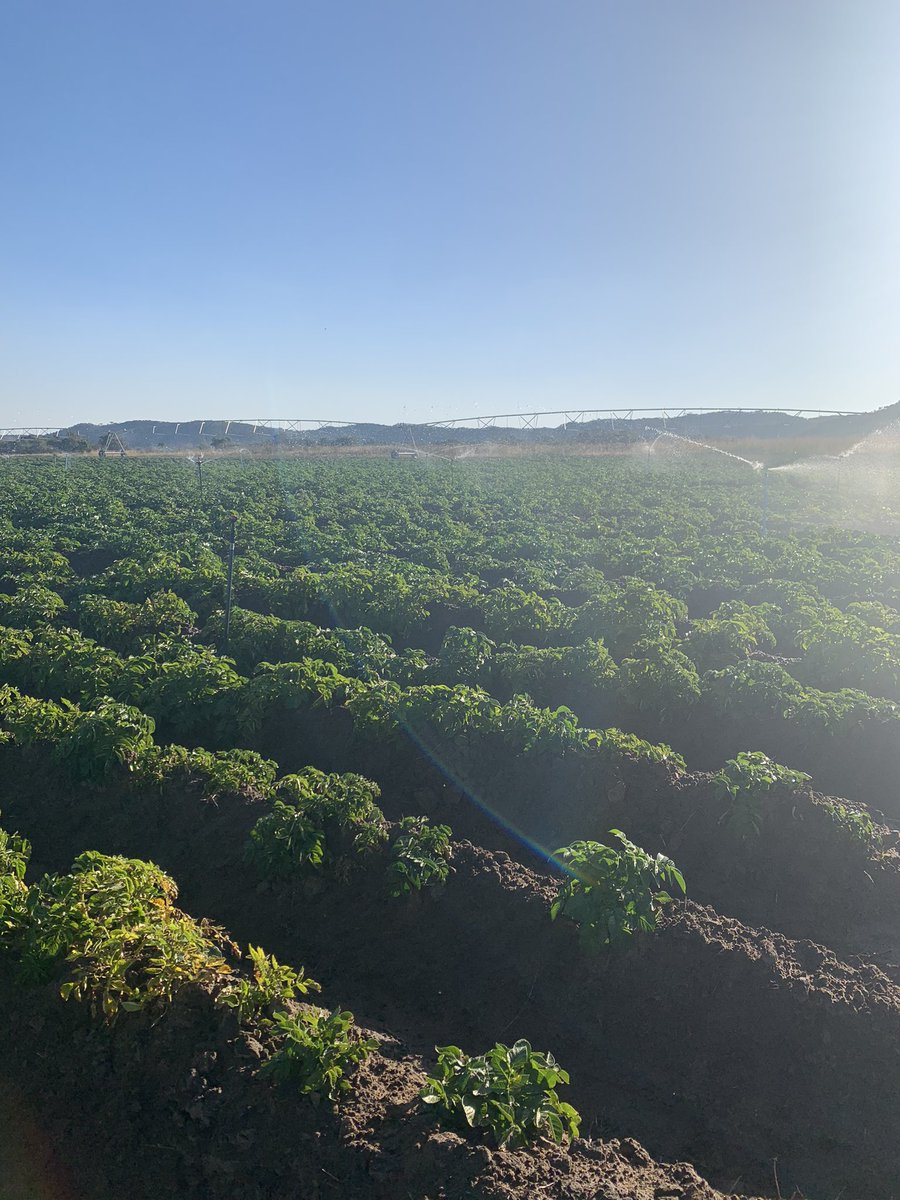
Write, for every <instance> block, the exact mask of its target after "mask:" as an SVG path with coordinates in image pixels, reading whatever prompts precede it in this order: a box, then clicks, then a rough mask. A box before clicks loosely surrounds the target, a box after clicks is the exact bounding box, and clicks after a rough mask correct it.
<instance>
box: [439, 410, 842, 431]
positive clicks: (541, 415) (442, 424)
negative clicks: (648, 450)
mask: <svg viewBox="0 0 900 1200" xmlns="http://www.w3.org/2000/svg"><path fill="white" fill-rule="evenodd" d="M702 413H723V414H725V413H733V414H734V415H735V416H737V415H746V414H748V413H762V414H770V413H778V414H780V415H782V416H790V417H849V416H854V415H858V414H854V413H851V412H847V411H844V410H843V409H833V408H730V407H715V408H700V407H695V406H691V407H685V408H584V409H582V408H578V409H565V408H562V409H554V410H551V411H543V412H530V413H522V412H519V413H491V414H489V415H481V414H479V415H477V416H474V417H450V418H447V419H445V420H442V421H423V425H426V426H428V427H431V428H436V429H493V428H502V429H539V428H543V427H546V426H548V425H551V424H552V423H551V422H550V421H548V420H547V418H549V417H558V418H559V420H558V421H556V422H555V424H556V425H557V426H568V425H579V424H582V423H584V422H587V421H610V422H613V423H615V422H616V421H639V420H642V419H645V418H646V419H647V420H651V419H652V420H657V421H669V420H674V419H675V418H676V417H690V416H696V415H699V414H702Z"/></svg>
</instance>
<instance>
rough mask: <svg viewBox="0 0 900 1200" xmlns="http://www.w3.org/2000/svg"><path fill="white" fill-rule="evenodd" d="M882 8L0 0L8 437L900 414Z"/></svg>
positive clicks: (746, 1)
mask: <svg viewBox="0 0 900 1200" xmlns="http://www.w3.org/2000/svg"><path fill="white" fill-rule="evenodd" d="M898 56H900V4H898V3H897V2H896V0H884V2H877V3H876V2H872V0H869V2H867V0H837V2H835V0H742V2H740V3H738V2H735V0H655V2H653V3H649V2H646V0H617V2H615V3H606V2H604V0H562V2H560V0H540V2H537V0H354V2H346V0H345V2H342V0H320V2H317V3H305V2H303V0H290V2H288V0H284V2H282V0H258V2H251V0H243V2H242V3H235V2H233V0H140V2H137V0H135V2H127V0H126V2H123V0H108V2H99V0H78V2H74V0H0V164H2V186H0V424H14V425H18V424H22V425H33V424H43V423H47V424H53V423H57V422H59V423H68V422H71V421H74V420H76V419H82V420H85V419H88V420H90V419H93V420H106V419H128V418H136V417H143V416H146V417H150V416H152V417H158V418H172V419H178V418H181V419H189V418H192V417H216V416H224V417H245V416H246V417H253V416H270V417H295V416H296V417H300V416H311V417H323V416H326V417H332V418H343V419H348V420H356V419H373V420H385V421H398V420H428V419H429V418H435V419H436V418H440V417H445V416H453V415H467V414H469V413H470V412H478V411H480V412H484V413H488V412H495V411H498V412H499V411H507V410H517V409H519V410H525V409H533V408H564V407H585V406H586V407H602V406H604V405H620V404H628V405H632V404H633V405H639V404H672V405H675V404H687V403H694V404H702V405H711V404H746V405H766V404H772V405H798V406H800V405H802V406H811V407H826V408H831V407H839V408H845V407H846V408H872V407H877V406H880V405H883V404H888V403H892V402H894V401H896V400H898V399H900V135H898V129H900V103H898V101H900V70H898V68H897V62H898Z"/></svg>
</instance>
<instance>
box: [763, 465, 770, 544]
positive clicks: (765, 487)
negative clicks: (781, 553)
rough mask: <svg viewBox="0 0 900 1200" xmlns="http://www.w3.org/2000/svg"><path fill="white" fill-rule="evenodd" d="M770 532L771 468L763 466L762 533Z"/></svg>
mask: <svg viewBox="0 0 900 1200" xmlns="http://www.w3.org/2000/svg"><path fill="white" fill-rule="evenodd" d="M768 532H769V468H768V467H763V511H762V535H763V537H766V536H767V535H768Z"/></svg>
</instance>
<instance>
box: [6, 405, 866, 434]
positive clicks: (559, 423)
mask: <svg viewBox="0 0 900 1200" xmlns="http://www.w3.org/2000/svg"><path fill="white" fill-rule="evenodd" d="M703 413H722V414H733V415H734V416H739V415H748V414H753V413H756V414H779V415H782V416H790V417H849V416H854V415H858V414H854V413H852V412H850V411H849V410H844V409H832V408H732V407H728V406H721V407H711V408H703V407H693V406H686V407H681V408H671V407H665V408H663V407H657V408H583V409H550V410H542V411H541V412H511V413H476V414H475V415H474V416H470V417H448V418H444V419H443V420H440V421H402V422H398V423H396V426H395V427H396V428H410V427H421V428H426V429H523V430H524V429H544V428H548V429H552V428H567V427H568V426H570V425H580V424H584V423H586V422H590V421H610V422H613V423H615V422H617V421H635V420H650V419H653V420H657V421H663V422H665V421H669V420H674V419H676V418H678V417H689V416H697V415H700V414H703ZM553 418H557V419H556V420H554V419H553ZM157 424H158V425H159V426H163V425H165V426H169V425H172V424H174V426H175V428H174V430H173V435H174V436H176V437H177V436H178V435H179V433H180V432H182V430H183V434H184V436H189V435H193V436H202V435H203V434H204V432H207V433H210V434H211V433H212V432H213V430H215V432H216V433H221V435H222V436H223V437H227V436H228V433H229V430H230V429H231V427H232V426H233V425H240V426H243V427H245V428H249V429H250V430H251V431H252V432H253V433H254V434H255V433H259V432H262V433H266V432H272V433H301V434H302V433H315V432H317V431H318V430H322V429H341V428H350V427H353V426H358V425H365V424H381V423H380V422H365V421H338V420H334V419H331V418H328V419H318V418H315V417H296V418H295V417H291V418H285V417H251V418H243V417H234V418H231V419H230V420H225V419H222V418H216V419H214V420H203V421H176V422H162V421H159V422H157ZM207 427H209V428H207ZM382 427H385V426H382ZM66 432H67V430H66V429H65V428H64V427H62V426H53V425H43V426H31V427H28V428H25V427H6V428H4V427H0V442H4V441H6V442H9V441H18V440H19V439H21V438H30V437H59V436H61V435H63V434H65V433H66ZM122 432H123V434H124V435H125V436H127V433H128V430H127V428H124V429H123V430H122ZM151 432H154V433H155V432H156V425H154V426H153V429H152V430H151Z"/></svg>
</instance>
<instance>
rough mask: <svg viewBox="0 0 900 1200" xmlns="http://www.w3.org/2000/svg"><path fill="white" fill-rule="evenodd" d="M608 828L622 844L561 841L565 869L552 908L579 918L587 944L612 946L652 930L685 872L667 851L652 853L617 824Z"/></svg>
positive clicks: (559, 858) (560, 855) (560, 857)
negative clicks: (667, 854) (626, 834)
mask: <svg viewBox="0 0 900 1200" xmlns="http://www.w3.org/2000/svg"><path fill="white" fill-rule="evenodd" d="M610 833H611V834H612V835H613V837H615V838H616V840H617V841H618V842H619V846H620V849H616V848H615V847H613V846H606V845H604V844H603V843H602V842H593V841H579V842H572V843H571V844H570V845H568V846H563V847H562V848H561V849H559V850H557V851H556V853H555V858H556V859H557V861H558V862H559V864H560V866H561V867H562V868H563V869H564V870H565V871H566V873H567V877H566V879H565V880H564V881H563V883H562V884H561V885H560V888H559V891H558V893H557V896H556V899H555V900H554V901H553V904H552V905H551V908H550V916H551V917H552V919H553V920H554V921H555V920H556V918H557V917H562V916H564V917H568V918H569V920H571V921H575V922H576V923H577V924H578V926H579V930H580V935H581V939H582V941H583V942H584V943H585V944H586V945H587V946H589V947H597V946H608V945H612V944H614V943H617V942H620V941H622V939H623V938H627V937H630V936H632V935H633V934H636V933H651V932H652V931H653V930H654V929H656V927H657V922H658V918H659V913H660V911H661V910H662V908H663V907H664V906H665V905H666V904H671V903H672V901H673V899H674V897H673V896H672V895H671V894H670V893H669V892H668V891H667V890H666V888H667V887H673V888H678V889H679V890H680V891H681V893H682V894H684V892H685V890H686V888H685V882H684V876H683V875H682V874H681V872H680V871H679V870H678V868H677V867H676V866H675V864H674V863H673V862H672V860H671V859H670V858H667V857H666V856H665V855H664V854H657V855H656V856H655V857H654V856H651V855H650V854H648V853H647V852H646V850H642V849H641V847H640V846H636V845H635V844H634V843H633V842H630V841H629V840H628V838H626V837H625V835H624V834H623V833H622V832H621V831H620V830H618V829H611V830H610Z"/></svg>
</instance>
